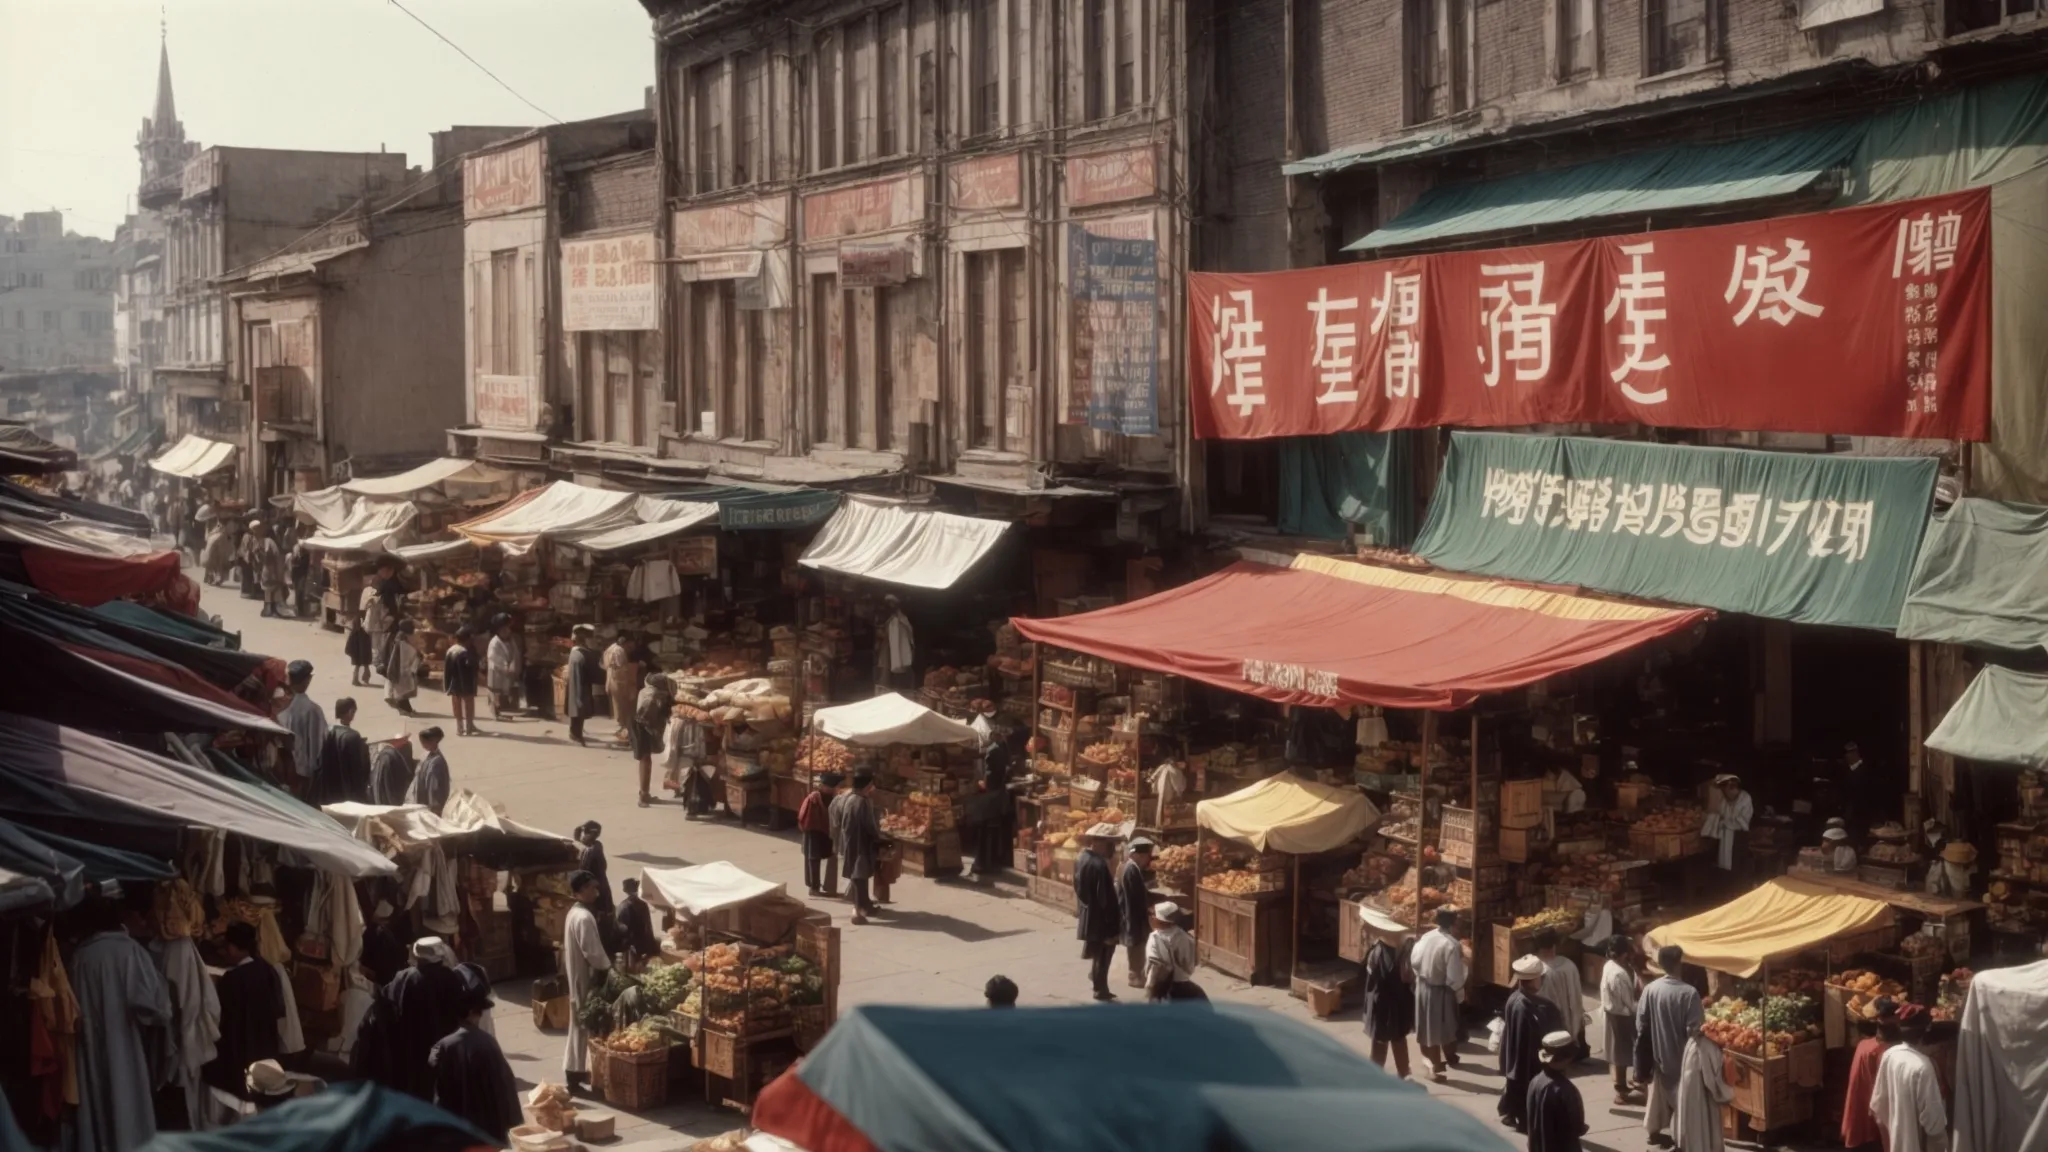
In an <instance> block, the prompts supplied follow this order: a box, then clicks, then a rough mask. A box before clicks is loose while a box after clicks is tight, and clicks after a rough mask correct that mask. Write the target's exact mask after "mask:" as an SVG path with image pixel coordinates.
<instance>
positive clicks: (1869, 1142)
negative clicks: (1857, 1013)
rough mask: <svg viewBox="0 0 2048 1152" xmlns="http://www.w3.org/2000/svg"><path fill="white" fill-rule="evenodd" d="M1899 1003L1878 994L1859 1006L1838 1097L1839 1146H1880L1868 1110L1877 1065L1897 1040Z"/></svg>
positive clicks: (1879, 1134)
mask: <svg viewBox="0 0 2048 1152" xmlns="http://www.w3.org/2000/svg"><path fill="white" fill-rule="evenodd" d="M1898 1012H1899V1005H1898V1002H1897V1001H1895V1000H1893V999H1892V998H1891V997H1889V996H1880V997H1878V998H1877V999H1876V1000H1873V1001H1871V1003H1870V1004H1869V1005H1868V1006H1867V1007H1865V1008H1864V1009H1863V1014H1862V1016H1861V1018H1859V1019H1858V1020H1857V1021H1856V1031H1857V1032H1858V1033H1859V1034H1860V1035H1861V1037H1862V1038H1861V1039H1860V1040H1858V1041H1857V1042H1856V1054H1855V1055H1854V1056H1852V1057H1850V1060H1849V1089H1848V1092H1847V1094H1845V1095H1844V1096H1843V1097H1842V1147H1844V1148H1847V1149H1851V1150H1852V1152H1853V1150H1854V1149H1859V1148H1861V1149H1869V1148H1880V1147H1882V1142H1883V1140H1884V1134H1883V1133H1882V1132H1880V1131H1878V1128H1877V1117H1875V1116H1873V1115H1871V1114H1870V1097H1871V1093H1872V1092H1874V1091H1876V1089H1877V1069H1878V1065H1880V1064H1882V1063H1883V1062H1884V1054H1885V1052H1887V1051H1888V1050H1890V1048H1891V1046H1892V1045H1893V1044H1896V1043H1898V1041H1899V1017H1898Z"/></svg>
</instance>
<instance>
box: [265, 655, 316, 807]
mask: <svg viewBox="0 0 2048 1152" xmlns="http://www.w3.org/2000/svg"><path fill="white" fill-rule="evenodd" d="M284 677H285V687H286V688H288V689H290V690H291V694H292V698H291V702H290V703H288V704H286V705H285V706H284V710H283V711H282V712H279V713H278V714H277V722H278V724H279V726H281V727H282V728H284V730H285V731H287V732H289V733H291V754H292V768H293V772H292V775H291V776H290V777H289V779H290V780H291V782H292V785H291V788H292V792H293V793H294V794H295V795H298V796H305V795H306V794H307V790H308V789H309V788H311V786H312V783H313V775H314V774H315V773H317V772H318V771H320V750H321V749H322V748H323V747H324V746H325V745H326V743H327V713H325V712H323V711H321V710H320V705H318V704H316V703H314V702H313V696H312V687H313V665H312V662H311V661H307V660H294V661H292V662H291V663H290V664H287V665H285V669H284Z"/></svg>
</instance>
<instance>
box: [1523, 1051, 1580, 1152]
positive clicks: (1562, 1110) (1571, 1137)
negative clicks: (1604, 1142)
mask: <svg viewBox="0 0 2048 1152" xmlns="http://www.w3.org/2000/svg"><path fill="white" fill-rule="evenodd" d="M1578 1055H1579V1042H1578V1038H1577V1037H1575V1036H1573V1035H1572V1034H1571V1033H1570V1032H1565V1031H1557V1032H1552V1033H1550V1034H1548V1035H1546V1036H1545V1037H1543V1051H1542V1054H1541V1055H1540V1056H1539V1057H1538V1059H1539V1060H1540V1061H1541V1062H1542V1068H1541V1070H1540V1071H1538V1072H1537V1073H1536V1078H1535V1079H1534V1080H1531V1081H1530V1082H1529V1104H1528V1116H1529V1152H1579V1137H1581V1136H1584V1135H1585V1134H1586V1102H1585V1100H1584V1099H1583V1098H1581V1097H1580V1096H1579V1089H1578V1086H1577V1085H1575V1084H1573V1083H1572V1077H1571V1066H1572V1061H1574V1060H1576V1059H1578Z"/></svg>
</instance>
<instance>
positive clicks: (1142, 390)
mask: <svg viewBox="0 0 2048 1152" xmlns="http://www.w3.org/2000/svg"><path fill="white" fill-rule="evenodd" d="M1067 282H1068V284H1069V286H1070V290H1069V295H1070V297H1071V300H1072V308H1073V313H1072V315H1073V330H1072V332H1071V334H1070V336H1071V340H1072V348H1073V372H1072V381H1073V385H1072V392H1071V395H1070V398H1069V405H1068V407H1069V412H1070V413H1071V415H1070V422H1074V423H1078V422H1081V421H1082V420H1085V421H1086V422H1087V424H1088V426H1089V427H1090V428H1094V429H1096V430H1098V431H1102V432H1117V433H1121V434H1123V435H1125V436H1156V435H1158V434H1159V244H1158V242H1157V241H1155V240H1137V239H1124V238H1120V237H1114V236H1098V235H1096V234H1095V233H1092V232H1090V231H1088V229H1087V228H1086V227H1085V226H1084V225H1080V224H1069V225H1067Z"/></svg>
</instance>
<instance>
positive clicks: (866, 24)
mask: <svg viewBox="0 0 2048 1152" xmlns="http://www.w3.org/2000/svg"><path fill="white" fill-rule="evenodd" d="M842 43H844V44H845V45H846V70H845V71H846V93H845V97H844V100H843V103H844V104H845V106H846V139H845V148H846V156H845V163H848V164H858V163H859V162H861V161H862V160H866V159H869V158H870V157H872V156H874V155H875V106H874V100H875V26H874V23H873V22H872V21H871V20H869V19H868V18H866V17H862V18H861V19H858V20H855V21H853V22H851V23H849V24H848V25H846V33H845V36H844V37H843V39H842Z"/></svg>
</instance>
